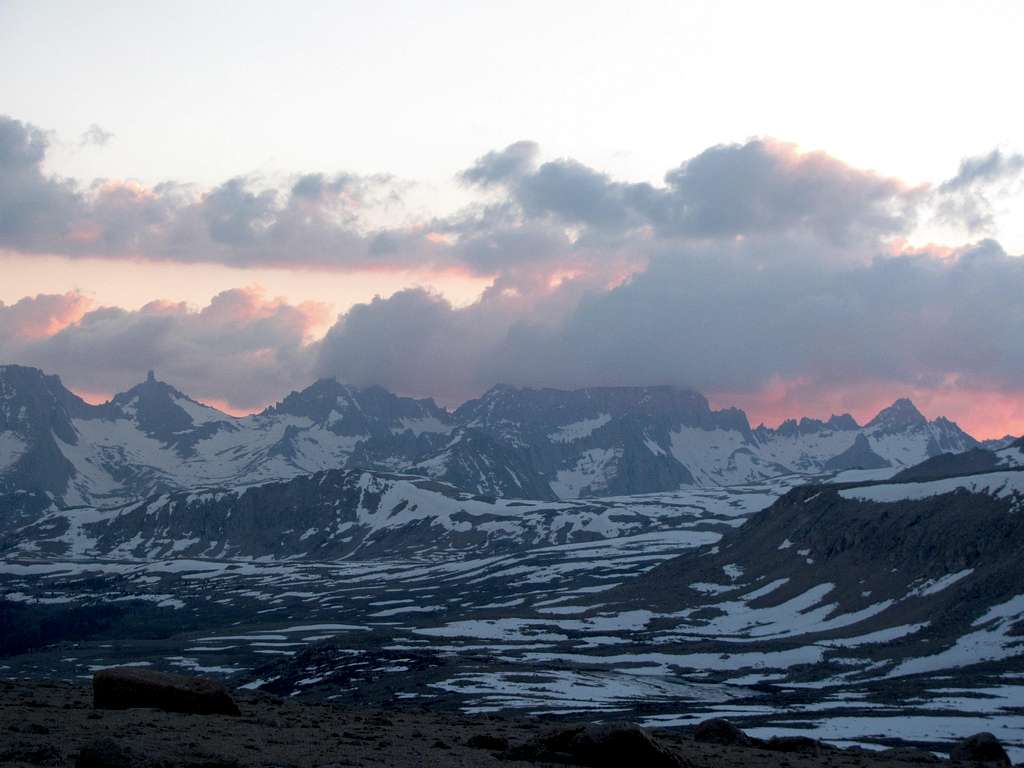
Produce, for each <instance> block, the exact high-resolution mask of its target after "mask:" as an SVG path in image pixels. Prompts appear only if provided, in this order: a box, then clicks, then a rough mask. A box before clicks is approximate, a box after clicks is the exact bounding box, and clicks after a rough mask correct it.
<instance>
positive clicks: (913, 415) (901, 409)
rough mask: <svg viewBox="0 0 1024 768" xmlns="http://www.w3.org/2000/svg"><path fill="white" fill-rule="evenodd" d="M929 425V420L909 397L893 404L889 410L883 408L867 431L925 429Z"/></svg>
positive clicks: (870, 423) (868, 424)
mask: <svg viewBox="0 0 1024 768" xmlns="http://www.w3.org/2000/svg"><path fill="white" fill-rule="evenodd" d="M927 423H928V419H926V418H925V417H924V414H923V413H921V412H920V411H919V410H918V409H917V406H916V405H914V403H913V402H912V401H911V400H910V398H907V397H901V398H899V399H897V400H896V401H895V402H893V404H892V405H890V406H889V407H888V408H883V409H882V410H880V411H879V412H878V415H877V416H875V418H873V419H872V420H871V421H869V422H868V423H867V424H866V425H865V428H867V429H876V428H878V429H887V430H893V429H912V428H914V427H923V426H924V425H925V424H927Z"/></svg>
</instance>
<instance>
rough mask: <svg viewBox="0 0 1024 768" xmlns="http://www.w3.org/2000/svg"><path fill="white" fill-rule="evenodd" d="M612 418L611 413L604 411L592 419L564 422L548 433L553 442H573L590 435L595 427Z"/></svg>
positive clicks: (598, 427)
mask: <svg viewBox="0 0 1024 768" xmlns="http://www.w3.org/2000/svg"><path fill="white" fill-rule="evenodd" d="M611 420H612V416H611V414H610V413H602V414H600V415H598V416H595V417H594V418H592V419H580V420H579V421H574V422H572V423H571V424H563V425H562V426H560V427H558V429H556V430H555V431H554V432H552V433H550V434H549V435H548V440H550V441H551V442H553V443H571V442H574V441H576V440H581V439H582V438H584V437H589V436H590V435H591V434H593V432H594V430H595V429H600V428H601V427H603V426H604V425H605V424H607V423H608V422H609V421H611Z"/></svg>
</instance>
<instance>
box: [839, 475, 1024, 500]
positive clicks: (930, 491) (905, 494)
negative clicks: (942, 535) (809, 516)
mask: <svg viewBox="0 0 1024 768" xmlns="http://www.w3.org/2000/svg"><path fill="white" fill-rule="evenodd" d="M960 488H963V489H964V490H967V491H970V492H971V493H987V494H989V495H990V496H994V497H995V498H997V499H1002V498H1006V497H1008V496H1016V495H1021V494H1024V472H1014V471H1007V472H991V473H988V474H983V475H969V476H966V477H948V478H944V479H942V480H929V481H927V482H923V483H891V484H886V485H873V486H866V487H862V488H844V489H843V490H841V491H839V495H840V496H842V497H843V498H844V499H853V500H855V501H875V502H893V501H917V500H920V499H927V498H931V497H932V496H939V495H941V494H944V493H953V492H954V491H956V490H957V489H960Z"/></svg>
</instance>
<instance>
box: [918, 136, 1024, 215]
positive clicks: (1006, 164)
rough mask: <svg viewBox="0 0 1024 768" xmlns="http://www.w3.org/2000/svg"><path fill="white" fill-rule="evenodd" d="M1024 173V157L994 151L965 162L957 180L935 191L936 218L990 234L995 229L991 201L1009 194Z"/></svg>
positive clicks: (956, 177) (945, 182) (940, 186)
mask: <svg viewBox="0 0 1024 768" xmlns="http://www.w3.org/2000/svg"><path fill="white" fill-rule="evenodd" d="M1022 173H1024V155H1018V154H1010V155H1007V154H1004V153H1003V152H1002V151H1001V150H999V149H993V150H992V151H991V152H989V153H988V154H986V155H978V156H975V157H968V158H965V159H964V160H963V161H962V162H961V163H960V170H959V171H958V172H957V174H956V176H953V177H952V178H950V179H947V180H946V181H944V182H942V184H940V185H939V187H938V189H937V190H936V198H937V200H938V205H937V214H936V215H937V217H938V218H939V219H940V220H942V221H945V222H948V223H951V224H958V225H961V226H964V227H966V228H967V230H968V231H970V232H989V231H991V230H992V227H993V225H994V210H993V205H992V200H991V198H992V197H999V196H1004V195H1007V194H1010V193H1011V192H1012V187H1013V185H1014V182H1016V181H1017V180H1018V179H1019V178H1020V177H1021V174H1022Z"/></svg>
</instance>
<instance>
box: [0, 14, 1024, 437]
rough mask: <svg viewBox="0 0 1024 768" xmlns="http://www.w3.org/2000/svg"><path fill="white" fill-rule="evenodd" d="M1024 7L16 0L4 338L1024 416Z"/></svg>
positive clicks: (38, 355) (90, 352) (140, 368)
mask: <svg viewBox="0 0 1024 768" xmlns="http://www.w3.org/2000/svg"><path fill="white" fill-rule="evenodd" d="M1022 34H1024V11H1022V6H1021V5H1020V4H1019V3H1016V2H981V3H975V4H970V5H969V6H968V5H967V4H963V3H943V2H901V3H891V2H890V3H872V2H861V3H856V4H854V3H850V4H838V3H820V2H813V3H812V2H806V3H804V2H781V3H771V4H767V3H757V2H727V1H726V2H714V3H685V2H671V3H669V2H665V3H661V2H638V3H630V4H629V6H628V8H627V7H626V5H625V4H622V3H610V2H595V1H593V0H591V2H586V3H583V2H573V1H572V0H567V1H566V2H561V3H558V4H555V5H554V6H552V4H550V3H545V4H541V3H532V2H523V3H517V4H509V3H490V2H474V3H468V2H454V1H448V2H444V1H440V2H436V3H429V4H426V3H412V2H381V3H375V4H372V5H371V4H366V3H346V2H316V1H315V0H312V1H310V2H306V3H303V4H302V5H301V6H300V7H299V8H296V7H294V6H289V5H286V4H284V3H277V2H251V3H247V4H246V5H245V6H244V8H243V7H241V6H239V5H238V4H236V3H227V2H194V3H193V2H180V3H175V4H166V3H158V2H146V1H140V2H134V3H115V2H99V3H91V4H84V3H71V2H47V1H45V0H44V1H43V2H19V1H17V0H6V2H0V71H3V72H4V73H5V76H4V77H3V78H0V302H2V303H0V361H8V362H19V363H25V364H31V365H38V366H40V367H42V368H44V369H46V370H47V371H50V372H53V373H57V374H59V375H61V377H62V379H63V380H64V381H65V383H66V384H67V385H68V386H70V387H71V388H72V389H74V390H75V391H77V392H79V393H80V394H82V395H83V396H86V397H88V398H90V399H103V398H104V397H107V396H109V395H110V394H112V393H114V392H116V391H118V390H121V389H124V388H126V387H128V386H131V385H132V384H134V383H135V382H137V381H139V380H141V378H142V377H144V376H145V372H146V370H148V369H149V368H154V369H156V370H157V372H158V374H159V375H160V376H161V378H163V379H165V380H168V381H170V382H171V383H173V384H175V385H176V386H178V387H179V388H181V389H182V390H184V391H186V392H188V393H189V394H191V395H192V396H193V397H195V398H197V399H200V400H204V401H207V402H211V403H215V404H217V405H219V406H220V407H223V408H225V409H228V410H230V411H232V412H235V413H239V412H247V411H251V410H253V409H257V408H260V407H262V406H264V405H266V404H268V403H270V402H273V401H275V400H277V399H279V398H280V397H282V396H283V395H285V394H286V393H287V392H288V391H290V390H291V389H295V388H301V387H303V386H305V385H307V384H309V383H310V382H311V381H313V380H314V379H315V378H316V377H318V376H336V377H338V378H339V379H342V380H344V381H347V382H348V383H351V384H355V385H369V384H381V385H383V386H386V387H388V388H389V389H392V390H394V391H396V392H399V393H401V394H408V395H416V396H434V397H435V398H437V399H438V400H439V401H440V402H442V403H445V404H455V403H458V402H460V401H462V400H464V399H466V398H469V397H473V396H476V395H478V394H480V393H481V392H483V391H484V390H486V389H487V388H488V387H490V386H491V385H493V384H494V383H496V382H499V381H501V382H505V383H511V384H518V385H524V386H559V387H581V386H591V385H618V384H661V383H669V384H677V385H680V386H689V387H694V388H697V389H699V390H700V391H702V392H704V393H705V394H707V395H708V396H709V398H710V399H711V400H712V402H713V403H714V404H715V405H718V406H726V405H738V406H741V407H743V408H745V409H746V410H747V411H748V413H749V415H750V417H751V420H752V421H753V422H754V423H757V422H759V421H762V420H764V421H766V422H767V423H769V424H774V423H778V422H779V421H780V420H781V419H783V418H786V417H790V416H802V415H808V416H817V417H824V416H828V415H829V414H831V413H833V412H844V411H849V412H851V413H853V414H854V415H855V416H856V417H857V418H859V419H861V420H865V419H867V418H870V416H871V415H873V413H874V411H877V410H878V409H879V408H881V407H882V406H884V405H886V404H888V403H889V402H891V401H892V400H894V399H895V398H896V397H900V396H911V397H912V398H913V399H914V400H915V402H916V403H917V404H918V405H919V407H921V409H922V410H923V411H924V412H925V413H926V414H927V415H929V416H938V415H945V416H948V417H950V418H953V419H955V420H957V421H958V422H959V423H961V424H962V425H963V426H964V427H966V428H968V429H969V430H971V431H972V432H973V433H975V434H976V435H977V436H980V437H987V436H997V435H1002V434H1005V433H1015V434H1021V433H1024V384H1022V383H1021V382H1024V377H1022V376H1021V373H1022V369H1024V341H1022V339H1024V305H1022V302H1021V300H1020V298H1019V297H1020V296H1021V295H1024V259H1022V258H1021V255H1022V254H1024V194H1022V193H1024V155H1022V152H1024V144H1022V141H1024V140H1022V139H1021V136H1022V135H1024V132H1022V130H1021V129H1022V127H1024V102H1022V100H1020V99H1019V98H1017V97H1016V95H1015V92H1016V88H1015V79H1016V78H1015V73H1016V71H1017V69H1018V67H1019V62H1018V61H1016V60H1015V59H1017V58H1018V57H1017V55H1016V53H1015V52H1016V51H1017V49H1018V41H1019V40H1020V39H1021V36H1022Z"/></svg>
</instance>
